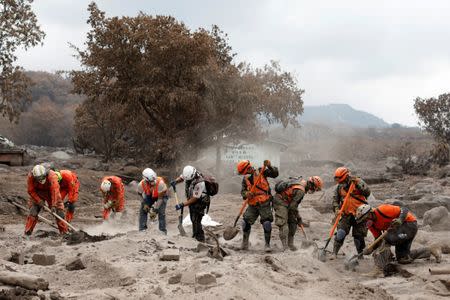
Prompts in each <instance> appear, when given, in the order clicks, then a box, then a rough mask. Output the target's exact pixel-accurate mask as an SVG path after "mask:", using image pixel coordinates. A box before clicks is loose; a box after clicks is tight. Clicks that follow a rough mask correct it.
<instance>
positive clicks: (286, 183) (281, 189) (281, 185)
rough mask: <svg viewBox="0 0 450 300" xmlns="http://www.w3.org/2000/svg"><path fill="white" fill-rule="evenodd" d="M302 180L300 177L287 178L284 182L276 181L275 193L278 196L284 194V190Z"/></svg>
mask: <svg viewBox="0 0 450 300" xmlns="http://www.w3.org/2000/svg"><path fill="white" fill-rule="evenodd" d="M301 180H302V177H301V176H300V177H289V178H288V179H286V180H281V181H278V182H277V183H276V184H275V192H276V193H278V194H280V193H282V192H284V191H285V190H287V189H288V188H290V187H291V186H293V185H295V184H299V183H300V181H301Z"/></svg>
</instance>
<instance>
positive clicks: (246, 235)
mask: <svg viewBox="0 0 450 300" xmlns="http://www.w3.org/2000/svg"><path fill="white" fill-rule="evenodd" d="M249 238H250V230H248V231H243V232H242V245H241V250H248V240H249Z"/></svg>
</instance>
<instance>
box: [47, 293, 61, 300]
mask: <svg viewBox="0 0 450 300" xmlns="http://www.w3.org/2000/svg"><path fill="white" fill-rule="evenodd" d="M63 299H64V298H63V297H61V295H60V294H59V293H58V292H56V291H52V292H51V293H50V300H63Z"/></svg>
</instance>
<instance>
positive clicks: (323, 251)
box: [317, 182, 355, 262]
mask: <svg viewBox="0 0 450 300" xmlns="http://www.w3.org/2000/svg"><path fill="white" fill-rule="evenodd" d="M354 189H355V183H354V182H352V184H351V185H350V188H349V189H348V192H347V195H346V196H345V199H344V202H343V203H342V206H341V209H340V210H339V212H338V215H337V216H336V220H335V221H334V224H333V227H331V230H330V234H329V236H328V239H327V242H326V243H325V247H323V248H321V249H319V251H318V254H317V255H318V259H319V260H320V261H322V262H325V261H326V259H327V258H326V249H327V247H328V244H329V243H330V241H331V239H332V238H333V235H334V230H335V229H336V227H337V225H338V223H339V220H340V219H341V216H342V213H343V212H344V209H345V208H346V206H347V202H348V199H349V198H350V195H351V193H353V190H354Z"/></svg>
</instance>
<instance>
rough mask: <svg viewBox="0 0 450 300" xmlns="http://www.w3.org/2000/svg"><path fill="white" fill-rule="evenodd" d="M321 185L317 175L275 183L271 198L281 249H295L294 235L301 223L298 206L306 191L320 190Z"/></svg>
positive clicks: (321, 182)
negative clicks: (273, 194)
mask: <svg viewBox="0 0 450 300" xmlns="http://www.w3.org/2000/svg"><path fill="white" fill-rule="evenodd" d="M322 186H323V181H322V179H321V178H320V177H319V176H312V177H309V178H308V180H304V179H301V178H290V179H289V180H284V181H280V182H278V183H277V184H276V185H275V192H276V194H275V196H274V198H273V208H274V210H275V225H277V226H278V228H279V234H280V240H281V243H282V245H283V251H285V250H286V249H287V248H288V247H289V249H290V250H291V251H296V250H297V247H295V245H294V236H295V233H296V232H297V227H298V226H299V225H301V224H302V223H301V218H300V215H299V213H298V206H299V205H300V202H301V201H302V200H303V197H304V196H305V194H306V193H310V194H312V193H314V192H317V191H320V190H321V189H322Z"/></svg>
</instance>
